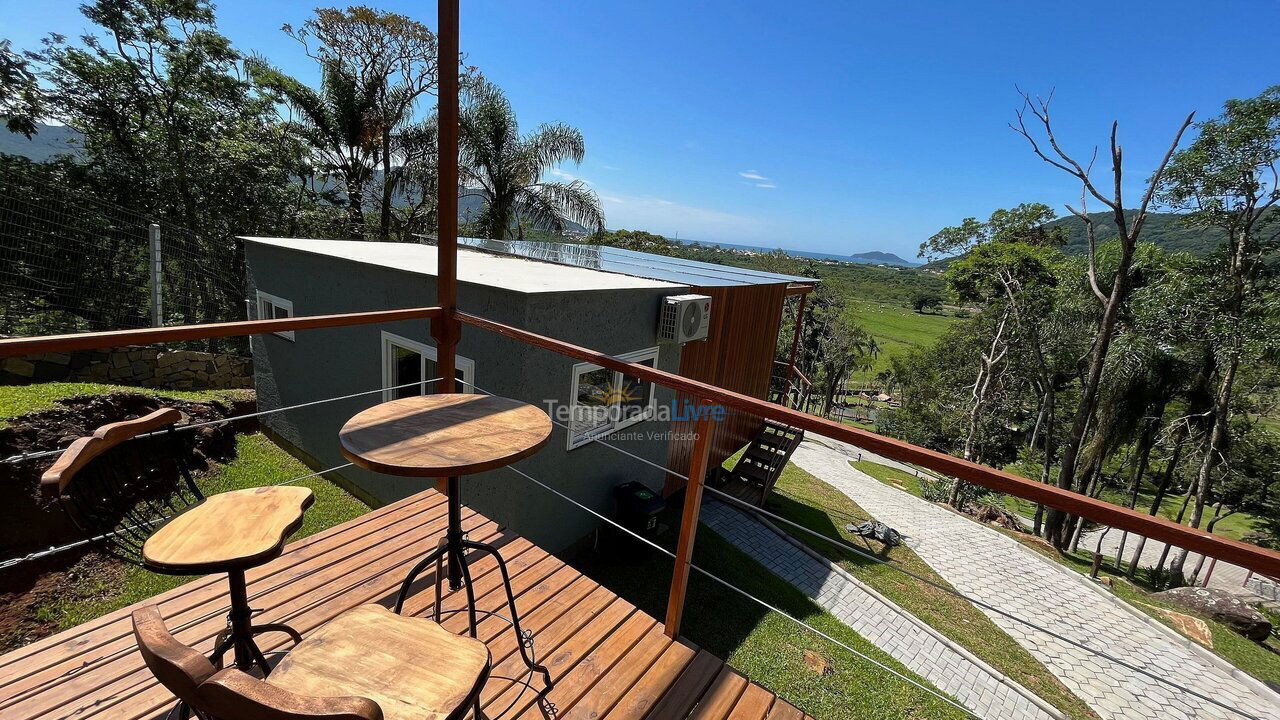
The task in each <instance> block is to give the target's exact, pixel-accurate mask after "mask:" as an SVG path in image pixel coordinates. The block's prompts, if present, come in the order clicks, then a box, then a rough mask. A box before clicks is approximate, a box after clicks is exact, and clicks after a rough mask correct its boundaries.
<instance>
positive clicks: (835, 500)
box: [766, 461, 1097, 718]
mask: <svg viewBox="0 0 1280 720" xmlns="http://www.w3.org/2000/svg"><path fill="white" fill-rule="evenodd" d="M855 465H856V466H857V467H858V468H859V469H863V466H864V465H874V463H869V462H867V461H860V462H858V463H855ZM874 467H875V468H878V469H879V470H883V471H888V472H889V473H892V476H890V477H892V479H893V480H897V481H898V482H900V483H902V484H903V485H904V486H907V487H908V489H909V491H914V493H916V494H918V493H919V483H918V480H917V479H916V478H915V476H913V475H910V474H908V473H904V472H902V471H900V470H896V469H894V468H886V467H884V466H882V465H874ZM886 475H887V473H886ZM886 482H891V481H886ZM891 484H892V483H891ZM766 509H768V510H769V511H771V512H774V513H776V514H778V515H781V516H782V517H785V518H787V519H788V520H791V521H792V522H795V523H798V524H800V525H803V526H805V527H807V528H809V529H811V530H814V531H816V532H819V533H821V534H823V535H825V536H827V537H839V538H841V539H843V540H845V541H846V542H848V543H850V544H852V545H854V546H860V547H863V548H865V549H866V551H867V552H869V553H871V554H873V555H876V556H878V557H879V558H880V559H883V560H888V561H890V562H891V563H893V565H894V566H896V567H898V568H901V569H904V570H909V571H910V572H912V573H915V574H916V575H919V576H921V577H924V578H928V579H929V580H930V581H932V582H935V583H938V584H940V585H942V586H943V587H948V588H949V587H951V586H950V585H949V584H947V582H946V581H945V580H943V578H942V576H940V575H938V574H937V573H936V572H934V570H933V568H931V567H929V565H927V564H926V563H925V562H924V561H923V560H921V559H920V557H919V556H918V555H916V554H915V552H913V551H912V550H911V549H910V548H908V547H905V546H901V545H900V546H898V547H895V548H890V549H888V550H887V551H886V550H884V549H883V548H881V547H880V544H879V543H876V542H869V541H867V540H864V539H863V538H861V537H858V536H856V535H853V534H852V533H849V532H848V531H846V530H845V529H844V528H845V525H846V524H847V523H850V522H861V521H863V520H868V519H871V516H870V515H868V514H867V512H866V511H864V510H863V509H862V508H861V507H859V506H858V505H857V504H856V503H854V502H853V501H852V500H850V499H849V497H848V496H847V495H845V494H844V493H842V492H840V491H839V490H836V489H835V488H834V487H832V486H830V485H829V484H827V483H825V482H823V481H821V480H819V479H818V478H816V477H814V476H813V475H810V474H809V473H807V472H805V471H804V470H802V469H800V468H798V467H796V466H795V465H792V464H789V465H787V467H786V469H785V470H783V472H782V476H781V477H780V478H779V480H778V484H777V487H776V488H775V491H774V494H773V495H771V496H770V498H769V500H768V502H767V504H766ZM780 527H782V529H783V530H785V531H786V532H788V533H790V534H791V535H792V536H793V537H795V538H796V539H798V540H800V541H801V542H803V543H805V544H806V545H809V546H810V547H812V548H813V549H815V550H817V551H818V552H819V553H821V554H822V555H824V556H825V557H827V558H828V559H830V560H833V561H835V562H836V563H838V564H839V565H840V566H841V567H842V568H844V569H845V570H847V571H849V572H850V573H851V574H853V575H854V576H855V577H857V578H858V579H859V580H861V581H863V582H865V583H866V584H867V585H870V586H871V587H873V588H875V589H876V590H877V591H879V592H880V593H881V594H883V595H884V596H885V597H887V598H889V599H890V600H892V601H893V602H895V603H897V604H898V606H899V607H902V608H903V609H904V610H906V611H907V612H909V613H911V614H912V615H915V616H916V617H917V618H919V619H921V620H923V621H924V622H925V623H927V624H928V625H930V626H931V627H933V628H934V629H935V630H938V631H939V632H941V633H942V634H943V635H946V636H947V637H948V638H951V639H952V640H954V641H956V642H957V643H959V644H960V645H961V646H963V647H965V648H967V649H968V650H969V651H970V652H972V653H973V654H974V655H977V656H978V657H980V658H982V659H983V660H984V661H986V662H987V663H988V664H989V665H991V666H992V667H994V668H996V669H997V670H999V671H1001V672H1003V673H1005V674H1006V675H1008V676H1009V677H1011V678H1013V679H1014V680H1016V681H1018V682H1019V683H1021V684H1022V685H1023V687H1026V688H1027V689H1029V690H1031V691H1032V692H1034V693H1035V694H1037V695H1039V696H1040V697H1041V698H1043V699H1044V700H1046V701H1047V702H1049V703H1050V704H1052V705H1053V706H1054V707H1056V708H1058V709H1059V710H1062V711H1063V712H1065V713H1067V714H1068V715H1070V716H1071V717H1073V718H1096V717H1097V715H1095V714H1094V713H1093V712H1092V711H1091V710H1090V709H1089V707H1088V706H1087V705H1086V704H1085V703H1084V702H1083V701H1082V700H1080V698H1078V697H1076V696H1075V695H1074V694H1073V693H1072V692H1071V691H1070V690H1068V689H1067V688H1066V687H1065V686H1064V685H1063V684H1062V683H1060V682H1059V681H1058V680H1057V679H1056V678H1055V677H1054V676H1053V675H1052V674H1051V673H1050V672H1049V670H1048V669H1047V668H1045V667H1044V665H1042V664H1040V662H1039V661H1038V660H1036V659H1035V658H1034V657H1032V655H1031V654H1030V653H1029V652H1027V651H1026V650H1025V649H1023V648H1022V646H1021V645H1019V644H1018V643H1017V641H1015V640H1014V639H1013V638H1012V637H1010V636H1009V635H1008V634H1006V633H1005V632H1004V631H1003V630H1001V629H1000V628H999V627H997V626H996V625H995V623H993V622H991V620H990V619H989V618H988V617H987V616H986V615H983V614H982V612H981V611H979V610H978V609H977V608H976V607H974V606H973V605H972V604H971V603H969V602H968V601H967V600H964V599H962V598H959V597H956V596H955V595H952V594H950V593H948V592H945V591H943V590H940V589H938V588H936V587H931V586H929V585H927V584H925V583H923V582H920V581H919V580H916V579H914V578H912V577H909V576H907V575H904V574H903V573H901V572H898V570H896V569H895V568H894V567H889V566H886V565H883V564H879V563H876V562H874V561H872V560H870V559H868V558H866V557H864V556H860V555H858V554H856V553H853V552H851V551H849V550H846V549H844V548H840V547H838V546H835V545H832V544H831V543H826V542H823V541H822V540H820V539H818V538H815V537H813V536H812V535H810V534H808V533H805V532H802V531H800V530H797V529H794V528H788V527H787V526H785V525H780Z"/></svg>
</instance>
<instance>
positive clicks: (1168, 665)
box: [792, 439, 1280, 720]
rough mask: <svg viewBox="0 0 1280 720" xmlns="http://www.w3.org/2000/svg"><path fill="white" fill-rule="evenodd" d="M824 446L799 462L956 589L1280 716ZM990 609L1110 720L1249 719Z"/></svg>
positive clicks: (1047, 570) (1093, 594)
mask: <svg viewBox="0 0 1280 720" xmlns="http://www.w3.org/2000/svg"><path fill="white" fill-rule="evenodd" d="M823 443H826V444H818V443H815V442H812V441H806V442H805V443H803V444H802V445H801V446H800V448H799V449H797V450H796V453H795V455H794V456H793V457H792V462H794V463H795V464H796V465H798V466H799V467H801V468H803V469H804V470H806V471H808V472H809V473H811V474H813V475H815V476H817V477H819V478H821V479H822V480H824V481H826V482H827V483H829V484H831V485H832V486H834V487H836V488H837V489H839V490H840V491H841V492H843V493H845V494H846V495H848V496H849V497H850V499H852V500H853V501H854V502H856V503H858V504H859V505H860V506H862V508H863V509H865V510H866V511H867V512H868V513H870V514H871V515H873V516H874V517H876V518H877V519H879V520H881V521H883V522H885V523H888V524H889V525H892V526H893V527H896V528H897V529H898V530H900V531H902V532H904V533H906V534H907V535H909V536H910V539H909V541H908V543H907V544H908V545H910V546H911V547H912V548H913V549H914V550H915V551H916V553H917V554H919V555H920V557H921V558H922V559H923V560H924V561H925V562H926V563H928V564H929V565H930V566H932V567H933V568H934V570H936V571H937V572H938V573H939V574H940V575H942V576H943V577H944V578H946V579H947V581H948V582H950V583H951V584H952V585H954V586H955V587H956V589H958V590H959V591H961V592H963V593H965V594H967V595H969V596H971V597H974V598H976V599H978V600H980V601H982V602H984V603H987V604H990V605H992V606H994V607H997V608H1000V609H1002V610H1004V611H1006V612H1009V613H1012V614H1014V615H1017V616H1018V617H1021V618H1026V619H1029V620H1032V621H1034V622H1035V623H1037V624H1039V625H1042V626H1044V627H1047V628H1049V629H1051V630H1053V631H1054V632H1056V633H1059V634H1061V635H1063V636H1065V637H1068V638H1071V639H1072V640H1074V641H1076V642H1080V643H1083V644H1085V645H1087V646H1088V647H1091V648H1096V649H1098V650H1103V651H1105V652H1107V653H1109V654H1111V655H1113V656H1115V657H1117V658H1120V659H1122V660H1124V661H1125V662H1126V663H1129V664H1131V665H1134V666H1137V667H1140V668H1142V669H1144V670H1146V671H1148V672H1151V673H1154V674H1157V675H1159V676H1161V677H1164V678H1167V679H1169V680H1171V681H1173V682H1176V683H1178V684H1179V685H1182V686H1184V687H1189V688H1192V689H1194V690H1196V691H1197V692H1199V693H1201V694H1203V695H1207V696H1209V697H1212V698H1214V699H1216V700H1218V701H1219V702H1222V703H1225V704H1227V705H1229V706H1231V707H1233V708H1236V709H1237V710H1240V711H1242V712H1243V713H1245V715H1244V716H1243V717H1250V716H1251V717H1255V718H1277V719H1280V706H1277V704H1276V703H1275V700H1274V698H1275V696H1274V695H1271V696H1270V697H1263V696H1262V695H1260V694H1259V693H1258V692H1257V691H1255V690H1254V688H1253V687H1252V686H1251V685H1250V684H1249V683H1246V682H1245V681H1242V680H1239V679H1237V678H1235V677H1233V676H1232V675H1231V673H1230V670H1229V669H1227V668H1224V667H1221V666H1220V665H1218V664H1217V663H1215V662H1213V661H1210V660H1209V659H1207V658H1205V657H1203V656H1202V655H1200V654H1199V653H1197V652H1195V651H1193V650H1191V649H1189V648H1188V647H1186V645H1185V644H1184V643H1183V642H1180V641H1179V640H1178V639H1175V638H1173V637H1171V636H1170V635H1169V634H1168V633H1166V632H1165V631H1164V629H1162V628H1159V627H1154V626H1153V622H1150V621H1147V620H1144V619H1142V618H1140V617H1138V616H1136V615H1134V614H1133V613H1131V612H1130V611H1128V610H1126V609H1124V608H1123V607H1122V606H1121V605H1120V604H1119V603H1118V602H1117V601H1116V600H1115V599H1113V598H1111V597H1109V596H1107V595H1105V594H1103V592H1100V591H1099V590H1098V589H1095V588H1093V587H1090V586H1089V584H1088V581H1087V580H1084V579H1083V578H1082V577H1081V576H1076V575H1074V574H1072V571H1070V570H1066V569H1064V568H1061V567H1057V566H1055V564H1054V563H1052V561H1050V560H1048V559H1046V558H1043V557H1041V556H1040V555H1038V554H1037V553H1036V552H1034V551H1033V550H1030V549H1028V548H1025V547H1023V546H1022V545H1020V544H1018V543H1017V542H1016V541H1014V540H1012V539H1010V538H1008V537H1005V536H1004V535H1001V534H1000V533H998V532H996V531H995V530H992V529H991V528H988V527H985V526H983V525H980V524H978V523H976V522H973V521H971V520H969V519H967V518H964V517H962V516H959V515H956V514H955V513H953V512H951V511H949V510H946V509H943V508H941V507H939V506H937V505H934V504H933V503H929V502H925V501H924V500H921V499H919V498H917V497H915V496H913V495H910V494H908V493H906V492H903V491H901V490H897V489H895V488H893V487H890V486H888V485H885V484H883V483H881V482H879V481H877V480H875V479H874V478H872V477H870V476H869V475H866V474H865V473H862V472H859V471H857V470H855V469H854V468H853V467H852V466H851V465H850V464H849V460H850V459H856V457H857V455H858V452H859V451H858V449H857V448H854V447H852V446H849V445H845V444H844V443H839V442H836V441H831V440H826V439H823ZM828 445H830V446H828ZM983 612H985V613H986V614H987V615H988V616H989V617H990V618H991V619H992V621H994V622H995V623H996V625H998V626H1000V627H1001V628H1002V629H1004V630H1005V631H1006V632H1008V633H1009V635H1011V636H1012V637H1013V638H1014V639H1015V640H1017V641H1018V643H1020V644H1021V645H1022V646H1023V647H1025V648H1026V649H1027V650H1028V651H1030V652H1031V654H1032V655H1034V656H1035V657H1036V658H1037V659H1038V660H1040V662H1042V663H1044V665H1045V666H1046V667H1047V668H1049V670H1050V672H1052V673H1053V674H1054V675H1056V676H1057V677H1058V678H1059V679H1060V680H1061V681H1062V683H1063V684H1064V685H1066V686H1067V687H1068V688H1070V689H1071V691H1072V692H1074V693H1075V694H1076V695H1078V696H1079V697H1080V698H1081V699H1082V700H1084V701H1085V702H1086V703H1088V704H1089V706H1090V707H1092V708H1093V709H1094V710H1095V711H1096V712H1097V713H1098V714H1099V715H1100V716H1102V717H1103V718H1107V719H1108V720H1110V719H1112V718H1115V719H1117V720H1118V719H1120V718H1144V719H1145V718H1149V719H1150V720H1164V719H1166V718H1167V719H1170V720H1174V719H1182V718H1186V719H1190V718H1197V719H1201V718H1205V719H1207V718H1222V719H1224V720H1227V719H1234V718H1240V717H1242V715H1240V714H1238V713H1233V712H1231V711H1228V710H1226V709H1224V708H1221V707H1219V706H1217V705H1214V704H1212V703H1209V702H1206V701H1204V700H1201V699H1199V698H1196V697H1194V696H1191V695H1188V694H1186V693H1184V692H1181V691H1179V690H1178V689H1175V688H1172V687H1169V686H1168V685H1165V684H1163V683H1157V682H1156V681H1154V680H1152V679H1151V678H1149V677H1147V676H1145V675H1143V674H1141V673H1138V672H1135V671H1133V670H1129V669H1128V668H1125V667H1124V666H1122V665H1118V664H1116V663H1114V662H1111V661H1109V660H1107V659H1105V658H1102V657H1099V656H1097V655H1094V654H1092V653H1089V652H1088V651H1086V650H1083V649H1081V648H1079V647H1075V646H1073V645H1072V644H1070V643H1066V642H1063V641H1061V640H1058V639H1056V638H1053V637H1051V636H1049V635H1046V634H1044V633H1042V632H1038V631H1036V630H1034V629H1032V628H1030V627H1028V626H1026V625H1024V624H1022V623H1018V622H1015V621H1013V620H1010V619H1008V618H1006V617H1004V616H1002V615H999V614H996V613H993V612H990V611H987V610H983Z"/></svg>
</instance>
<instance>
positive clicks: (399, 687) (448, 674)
mask: <svg viewBox="0 0 1280 720" xmlns="http://www.w3.org/2000/svg"><path fill="white" fill-rule="evenodd" d="M133 633H134V636H135V637H136V638H137V641H138V649H139V650H140V651H141V652H142V657H143V660H144V661H145V662H146V663H147V667H148V668H150V669H151V672H152V674H154V675H155V676H156V679H158V680H159V681H160V683H161V684H162V685H164V686H165V687H166V688H168V689H169V691H170V692H172V693H173V694H174V695H177V696H178V697H179V698H180V699H182V700H183V701H185V703H186V704H187V706H189V707H190V708H192V709H194V710H195V711H196V712H197V713H199V714H201V715H204V716H208V717H212V718H220V719H221V720H250V719H252V720H409V719H410V718H412V719H413V720H452V719H453V718H460V717H462V716H463V715H464V714H466V712H467V710H468V709H471V708H474V710H475V713H476V717H477V718H478V717H479V716H480V699H479V696H480V690H481V689H482V688H483V687H484V683H485V681H486V680H487V679H488V677H489V670H490V667H491V665H492V658H491V656H490V654H489V649H488V648H487V647H486V646H485V644H484V643H482V642H480V641H479V640H476V639H473V638H470V637H466V636H462V635H454V634H453V633H451V632H449V631H447V630H445V629H444V628H442V627H440V626H439V625H438V624H436V623H435V622H433V621H431V620H427V619H425V618H416V617H405V616H402V615H397V614H395V613H393V612H391V611H390V610H388V609H386V608H384V607H382V606H381V605H362V606H360V607H357V608H353V609H351V610H348V611H346V612H345V613H343V614H341V615H339V616H338V617H337V618H335V619H333V620H332V621H331V622H329V623H328V624H327V625H325V626H324V627H322V628H320V629H319V630H317V631H316V632H315V633H313V634H312V635H311V636H310V637H309V638H307V639H306V640H304V641H302V643H301V644H299V645H298V646H297V647H295V648H294V649H293V650H290V651H289V652H288V653H287V654H286V655H285V656H284V658H283V659H282V660H281V661H280V664H279V665H277V666H276V669H275V671H274V672H272V673H271V675H269V676H268V677H267V678H266V679H265V680H263V679H259V678H256V677H254V676H252V675H249V674H246V673H243V672H241V671H239V670H236V669H230V668H229V669H226V670H217V669H216V668H214V666H213V664H212V663H210V662H209V661H208V660H207V659H206V658H205V657H204V656H203V655H201V654H200V653H198V652H196V651H195V650H193V649H191V648H189V647H187V646H186V645H184V644H182V643H181V642H179V641H178V640H177V639H175V638H174V637H173V635H171V634H170V633H169V630H168V628H166V627H165V624H164V620H162V619H161V617H160V612H159V610H157V609H156V608H155V607H154V606H151V607H144V608H141V609H138V610H135V611H134V612H133Z"/></svg>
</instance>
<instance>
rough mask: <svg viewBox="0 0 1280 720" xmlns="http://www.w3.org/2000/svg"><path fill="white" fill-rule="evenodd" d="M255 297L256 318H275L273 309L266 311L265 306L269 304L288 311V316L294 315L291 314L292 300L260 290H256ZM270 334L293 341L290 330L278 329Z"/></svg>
mask: <svg viewBox="0 0 1280 720" xmlns="http://www.w3.org/2000/svg"><path fill="white" fill-rule="evenodd" d="M257 299H258V319H259V320H271V319H273V318H275V316H276V315H275V312H274V311H273V312H271V313H270V314H268V313H267V312H266V308H267V307H269V306H273V307H277V308H280V309H281V310H287V311H289V317H296V316H295V315H294V314H293V301H292V300H285V299H284V298H282V297H280V296H279V295H272V294H271V293H267V292H262V291H261V290H259V291H257ZM272 335H276V336H278V337H282V338H284V339H285V340H288V341H289V342H293V331H292V330H280V331H278V332H274V333H272Z"/></svg>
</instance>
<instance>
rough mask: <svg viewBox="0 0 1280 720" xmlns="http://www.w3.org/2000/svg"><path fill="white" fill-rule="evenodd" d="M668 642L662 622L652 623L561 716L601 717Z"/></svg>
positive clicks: (586, 719)
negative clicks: (633, 644)
mask: <svg viewBox="0 0 1280 720" xmlns="http://www.w3.org/2000/svg"><path fill="white" fill-rule="evenodd" d="M671 644H672V641H671V638H669V637H667V635H666V633H664V632H663V628H662V626H661V625H654V626H653V627H652V628H650V629H649V632H648V633H647V634H645V636H644V637H642V638H640V642H638V643H636V644H635V646H633V647H632V648H631V650H629V651H628V652H627V653H626V655H624V656H622V658H620V659H619V660H618V662H617V664H615V665H614V666H613V668H612V669H611V670H609V672H607V673H605V674H604V675H603V676H601V677H600V679H599V680H597V681H596V683H595V685H593V686H592V687H591V689H590V690H589V691H588V692H587V693H586V694H585V695H583V696H582V697H581V698H580V699H579V700H578V702H577V703H575V704H574V706H573V709H571V710H570V711H569V712H568V713H566V714H564V715H563V717H564V718H565V720H596V718H600V717H603V716H604V715H605V714H606V713H608V712H609V711H610V710H612V709H613V706H614V705H615V704H617V702H618V701H619V700H621V699H622V697H623V695H625V694H626V692H627V691H628V690H630V689H631V686H632V685H635V683H636V681H637V680H639V679H640V678H641V677H642V676H643V675H644V674H645V673H647V672H648V671H649V668H650V667H652V666H653V663H654V662H656V661H657V659H658V658H659V657H660V656H661V655H662V651H664V650H666V649H667V647H668V646H670V645H671Z"/></svg>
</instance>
